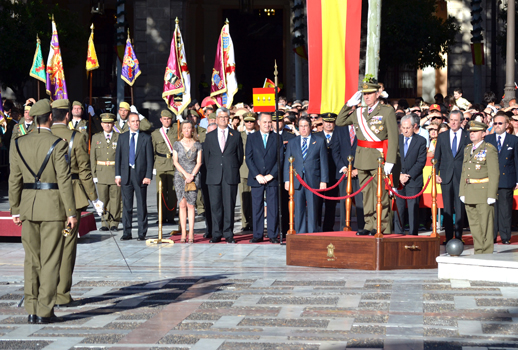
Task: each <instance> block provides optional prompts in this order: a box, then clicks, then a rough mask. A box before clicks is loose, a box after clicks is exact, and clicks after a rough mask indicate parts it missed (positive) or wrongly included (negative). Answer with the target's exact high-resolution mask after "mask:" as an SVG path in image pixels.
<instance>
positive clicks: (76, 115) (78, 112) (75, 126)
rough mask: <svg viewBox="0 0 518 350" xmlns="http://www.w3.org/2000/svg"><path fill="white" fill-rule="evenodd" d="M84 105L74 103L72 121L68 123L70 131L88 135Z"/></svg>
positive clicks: (77, 102)
mask: <svg viewBox="0 0 518 350" xmlns="http://www.w3.org/2000/svg"><path fill="white" fill-rule="evenodd" d="M82 116H83V105H82V104H81V102H79V101H74V102H72V120H70V121H69V122H68V128H69V129H70V130H76V131H78V132H80V133H86V135H88V121H87V120H84V119H83V118H82Z"/></svg>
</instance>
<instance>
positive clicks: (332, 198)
mask: <svg viewBox="0 0 518 350" xmlns="http://www.w3.org/2000/svg"><path fill="white" fill-rule="evenodd" d="M296 176H297V180H299V182H300V184H301V185H302V186H303V187H304V188H307V189H308V190H310V191H311V192H312V193H313V194H314V195H317V196H319V197H320V198H324V199H330V200H333V201H339V200H342V199H347V198H351V197H354V196H356V195H357V194H358V193H360V192H361V191H363V189H364V188H365V187H366V186H367V185H368V184H369V183H370V182H371V181H372V180H374V177H371V178H370V179H368V180H367V182H366V183H364V184H363V186H362V187H361V188H360V189H359V190H358V191H356V192H354V193H351V194H349V195H347V196H343V197H328V196H324V195H323V194H320V193H318V192H317V191H316V190H315V189H313V188H311V187H309V185H308V184H307V183H306V182H305V181H304V180H302V178H301V177H300V175H299V174H297V175H296Z"/></svg>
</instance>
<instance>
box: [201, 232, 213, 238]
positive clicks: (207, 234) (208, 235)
mask: <svg viewBox="0 0 518 350" xmlns="http://www.w3.org/2000/svg"><path fill="white" fill-rule="evenodd" d="M203 238H212V235H211V234H210V233H205V234H204V235H203Z"/></svg>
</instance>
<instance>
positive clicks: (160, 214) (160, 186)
mask: <svg viewBox="0 0 518 350" xmlns="http://www.w3.org/2000/svg"><path fill="white" fill-rule="evenodd" d="M162 237H163V235H162V180H159V181H158V239H148V240H147V241H146V243H153V244H160V243H171V244H174V241H173V240H172V239H163V238H162Z"/></svg>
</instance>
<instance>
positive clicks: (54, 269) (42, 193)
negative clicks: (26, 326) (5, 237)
mask: <svg viewBox="0 0 518 350" xmlns="http://www.w3.org/2000/svg"><path fill="white" fill-rule="evenodd" d="M30 114H31V117H36V118H37V123H38V124H39V128H38V130H37V132H32V133H30V134H29V135H27V136H23V137H19V138H17V139H16V140H15V141H14V143H13V147H11V162H10V166H11V174H10V177H9V204H10V206H11V215H12V217H13V221H14V223H15V224H16V225H18V226H20V225H21V226H22V243H23V247H24V250H25V262H24V276H25V280H24V294H25V309H26V310H27V312H28V313H29V317H28V322H29V323H41V324H44V323H50V322H53V321H57V320H56V319H55V318H54V317H55V316H54V311H53V310H54V305H55V303H56V293H57V286H58V281H59V279H60V274H59V268H60V265H61V254H62V252H63V244H64V237H63V233H62V231H63V229H64V228H65V222H67V223H68V225H70V227H71V229H75V228H76V226H77V224H78V223H77V218H76V206H75V200H74V192H73V190H72V177H71V173H70V164H69V162H68V160H67V159H68V158H67V151H68V144H67V143H66V142H64V141H63V140H62V139H61V138H59V137H56V136H55V135H52V132H51V131H50V127H51V126H52V110H51V107H50V101H49V100H47V99H45V100H40V101H38V102H37V103H36V104H34V106H33V107H32V109H31V111H30Z"/></svg>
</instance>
